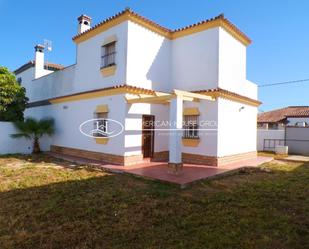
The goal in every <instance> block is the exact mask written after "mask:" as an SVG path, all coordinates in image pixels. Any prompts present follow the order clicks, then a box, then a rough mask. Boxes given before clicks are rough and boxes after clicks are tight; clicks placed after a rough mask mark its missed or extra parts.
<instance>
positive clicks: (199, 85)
mask: <svg viewBox="0 0 309 249" xmlns="http://www.w3.org/2000/svg"><path fill="white" fill-rule="evenodd" d="M218 50H219V28H212V29H208V30H205V31H202V32H199V33H195V34H192V35H188V36H184V37H181V38H178V39H175V40H173V43H172V83H173V88H176V89H177V88H178V89H183V90H202V89H209V88H216V87H217V83H218V60H219V58H218V53H219V51H218Z"/></svg>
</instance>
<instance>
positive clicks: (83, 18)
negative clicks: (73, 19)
mask: <svg viewBox="0 0 309 249" xmlns="http://www.w3.org/2000/svg"><path fill="white" fill-rule="evenodd" d="M77 20H78V21H81V20H87V21H89V22H91V17H90V16H87V15H80V16H79V17H78V18H77Z"/></svg>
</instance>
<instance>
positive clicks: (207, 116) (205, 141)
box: [182, 100, 218, 156]
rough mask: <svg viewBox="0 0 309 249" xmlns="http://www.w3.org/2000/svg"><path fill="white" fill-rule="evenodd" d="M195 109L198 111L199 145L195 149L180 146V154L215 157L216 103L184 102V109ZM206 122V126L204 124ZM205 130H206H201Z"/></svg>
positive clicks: (216, 134) (216, 145)
mask: <svg viewBox="0 0 309 249" xmlns="http://www.w3.org/2000/svg"><path fill="white" fill-rule="evenodd" d="M191 107H197V108H198V109H199V111H200V116H199V123H200V126H199V128H200V129H201V130H200V131H199V138H200V143H199V145H198V146H197V147H187V146H182V152H184V153H191V154H199V155H204V156H217V150H218V148H217V147H218V144H217V138H218V137H217V136H218V131H217V124H218V102H217V101H214V102H211V101H205V100H203V101H200V102H197V103H196V102H187V101H185V102H184V108H191ZM206 122H208V125H207V124H206ZM202 129H206V130H202Z"/></svg>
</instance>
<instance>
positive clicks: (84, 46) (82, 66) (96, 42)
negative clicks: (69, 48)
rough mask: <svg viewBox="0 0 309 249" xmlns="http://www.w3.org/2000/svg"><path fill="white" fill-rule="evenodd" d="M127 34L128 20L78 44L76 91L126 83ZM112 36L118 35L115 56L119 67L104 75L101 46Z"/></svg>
mask: <svg viewBox="0 0 309 249" xmlns="http://www.w3.org/2000/svg"><path fill="white" fill-rule="evenodd" d="M127 36H128V21H125V22H122V23H120V24H119V25H116V26H114V27H111V28H110V29H108V30H106V31H105V32H102V33H100V34H98V35H96V36H94V37H92V38H90V39H88V40H86V41H83V42H81V43H79V44H78V45H77V50H76V51H77V55H76V58H77V60H76V73H75V81H74V91H75V92H78V91H85V90H91V89H97V88H105V87H109V86H113V85H119V84H123V83H125V79H126V63H127V39H128V37H127ZM110 37H117V42H116V57H115V60H116V65H117V69H116V73H115V74H114V75H112V76H108V77H104V76H102V74H101V71H100V67H101V55H102V53H101V46H102V45H103V44H104V42H105V41H106V40H107V39H109V38H110Z"/></svg>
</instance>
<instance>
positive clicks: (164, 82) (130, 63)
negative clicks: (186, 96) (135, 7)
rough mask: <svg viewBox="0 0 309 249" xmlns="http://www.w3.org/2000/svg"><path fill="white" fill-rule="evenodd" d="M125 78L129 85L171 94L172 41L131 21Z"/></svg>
mask: <svg viewBox="0 0 309 249" xmlns="http://www.w3.org/2000/svg"><path fill="white" fill-rule="evenodd" d="M126 76H127V78H126V82H127V83H128V84H129V85H134V86H139V87H143V88H147V89H155V90H158V91H170V90H171V41H170V40H168V39H166V38H165V37H163V36H161V35H159V34H157V33H154V32H152V31H150V30H149V29H146V28H144V27H142V26H140V25H138V24H136V23H133V22H131V21H130V22H129V24H128V51H127V75H126Z"/></svg>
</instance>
